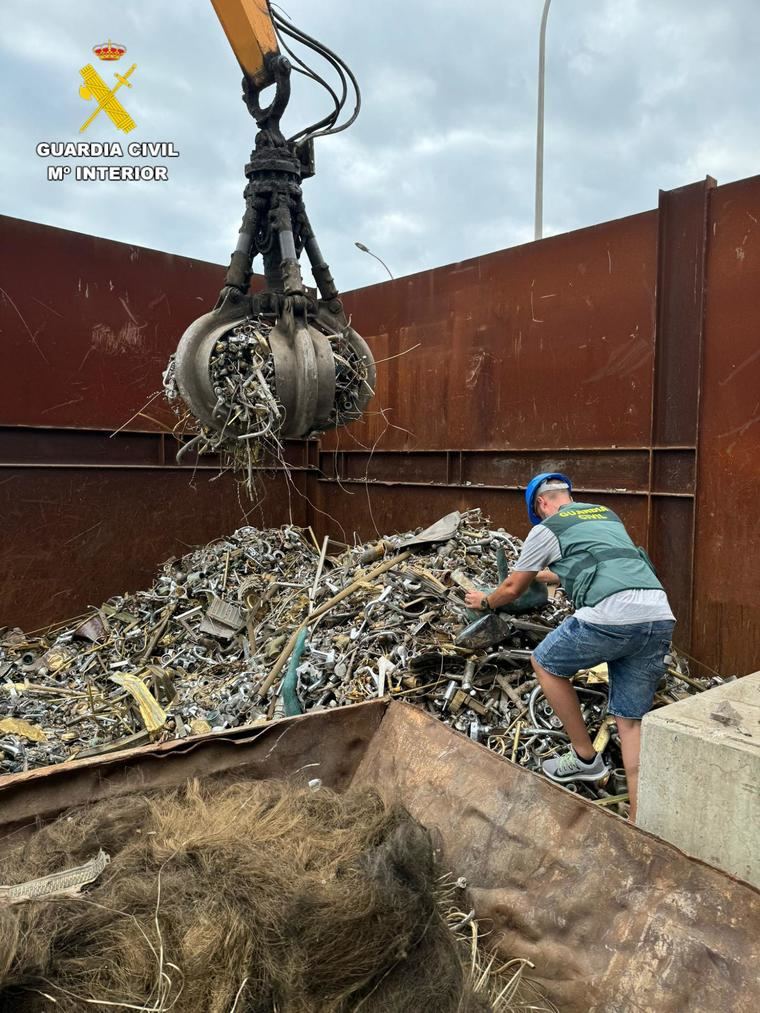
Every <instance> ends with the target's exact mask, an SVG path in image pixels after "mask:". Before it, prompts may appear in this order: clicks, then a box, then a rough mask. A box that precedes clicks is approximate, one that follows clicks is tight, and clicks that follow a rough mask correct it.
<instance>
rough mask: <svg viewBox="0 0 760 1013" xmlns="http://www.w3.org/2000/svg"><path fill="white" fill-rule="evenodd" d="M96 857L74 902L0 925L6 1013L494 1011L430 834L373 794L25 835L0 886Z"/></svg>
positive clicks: (105, 817)
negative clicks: (457, 925)
mask: <svg viewBox="0 0 760 1013" xmlns="http://www.w3.org/2000/svg"><path fill="white" fill-rule="evenodd" d="M99 848H103V849H104V850H105V851H106V852H108V853H109V854H110V856H111V861H110V864H109V865H108V866H107V867H106V869H105V871H104V872H103V873H102V874H101V876H100V878H99V880H98V881H97V882H96V883H94V884H93V885H92V886H91V887H89V888H87V890H86V892H84V893H82V894H81V895H79V896H76V897H59V898H49V899H46V900H35V901H28V902H25V903H21V904H16V905H14V906H6V907H0V1011H2V1013H10V1011H11V1010H12V1011H13V1013H41V1011H42V1010H45V1011H48V1010H51V1009H53V1008H54V1009H55V1010H58V1011H60V1013H75V1011H76V1013H81V1011H83V1010H87V1009H95V1010H101V1011H106V1010H113V1009H121V1010H127V1009H130V1010H140V1011H144V1013H145V1011H150V1013H165V1011H169V1010H176V1011H178V1013H179V1011H181V1013H232V1011H235V1013H265V1011H266V1013H272V1011H273V1010H276V1011H279V1013H317V1011H319V1013H348V1011H354V1010H360V1011H362V1013H372V1011H380V1010H383V1011H386V1013H420V1011H422V1010H430V1011H432V1010H435V1011H436V1013H448V1011H451V1013H455V1011H456V1013H481V1011H486V1010H491V1009H493V1008H495V1007H494V1006H493V1005H492V1003H491V1001H490V1000H489V999H488V998H487V994H488V993H487V991H484V990H483V984H482V982H481V983H480V985H479V986H478V987H479V989H480V990H479V991H476V989H475V987H474V986H476V984H477V983H476V982H474V981H473V979H472V977H471V975H470V973H469V968H466V967H465V963H466V962H467V954H466V949H465V950H464V951H463V950H462V947H461V943H460V942H459V941H458V940H457V937H456V936H455V935H454V934H453V933H452V932H451V930H450V929H449V928H448V926H447V923H446V920H445V918H444V916H443V914H442V912H441V908H440V905H439V903H438V898H437V883H438V877H439V872H438V870H437V869H436V866H435V862H434V853H433V848H432V845H431V841H430V837H429V835H428V833H427V831H426V830H425V829H424V828H423V827H422V826H421V825H420V824H419V823H417V822H416V821H414V820H413V819H412V818H411V817H410V816H409V814H408V813H407V812H406V811H405V810H404V809H402V808H400V807H398V806H389V805H387V804H386V803H385V802H383V800H382V799H381V798H380V796H379V795H378V794H377V793H376V792H374V791H371V790H353V791H349V792H348V793H346V794H342V795H338V794H336V793H334V792H331V791H328V790H326V789H322V788H320V789H319V790H318V791H311V790H309V789H307V788H297V787H293V786H292V785H289V784H288V783H287V782H283V781H259V782H245V783H238V784H235V785H232V786H229V787H226V788H224V789H220V787H219V786H218V785H216V786H215V785H214V784H213V783H208V782H204V783H200V782H197V781H193V782H189V783H188V784H187V785H186V786H185V787H183V788H182V789H180V790H177V791H175V792H172V793H166V792H161V793H153V794H152V795H128V796H125V797H122V798H119V799H115V800H108V801H107V802H100V803H97V804H94V805H92V806H90V807H87V808H83V809H80V810H75V811H72V812H71V813H69V814H68V815H66V816H64V817H62V818H60V819H58V820H57V821H55V822H54V823H52V824H50V825H49V826H46V827H44V828H42V829H40V830H38V831H37V832H35V833H34V835H33V836H32V837H31V838H29V839H28V840H27V841H26V842H25V843H24V844H22V845H19V846H18V847H17V848H16V850H15V851H13V852H12V853H10V854H9V855H8V856H7V857H6V858H5V859H4V860H3V861H2V863H0V881H2V882H5V883H20V882H24V881H27V880H29V879H32V878H37V877H42V876H45V875H48V874H49V873H51V872H55V871H58V870H59V869H61V868H65V867H70V866H72V865H78V864H83V863H84V862H86V861H87V860H88V859H90V858H91V857H92V856H93V855H94V854H96V853H97V852H98V849H99ZM510 1008H511V1007H510ZM520 1008H522V1007H520ZM532 1008H537V1007H532Z"/></svg>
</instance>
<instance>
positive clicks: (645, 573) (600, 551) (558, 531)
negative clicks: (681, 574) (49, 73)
mask: <svg viewBox="0 0 760 1013" xmlns="http://www.w3.org/2000/svg"><path fill="white" fill-rule="evenodd" d="M541 523H542V524H543V525H544V526H545V527H547V528H549V530H550V531H552V532H553V533H554V534H555V535H556V536H557V540H558V541H559V547H560V551H561V552H562V556H561V558H560V559H558V560H556V561H555V562H554V563H550V564H549V566H550V569H551V570H552V571H553V572H554V573H556V574H557V576H558V577H559V578H560V582H561V584H562V586H563V587H564V589H565V592H566V594H567V596H568V597H569V598H571V599H572V600H573V603H574V605H575V607H576V608H582V607H583V606H584V605H597V604H598V603H599V602H600V601H602V600H603V599H604V598H609V596H610V595H611V594H617V592H618V591H632V590H635V589H649V590H659V591H661V590H662V589H663V588H662V584H661V583H660V582H659V580H658V579H657V574H656V573H655V572H654V567H653V566H652V563H651V561H650V559H649V557H648V556H647V554H646V552H644V550H643V549H639V548H637V547H636V546H635V545H634V544H633V542H632V541H631V538H630V535H629V534H628V532H627V531H626V530H625V526H624V525H623V522H622V521H621V520H620V518H619V517H618V516H617V514H615V513H613V511H612V510H609V509H608V508H607V507H604V506H594V505H592V504H590V503H567V504H565V505H564V506H562V507H560V511H559V513H556V514H554V516H553V517H547V518H546V520H544V521H542V522H541Z"/></svg>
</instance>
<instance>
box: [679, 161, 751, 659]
mask: <svg viewBox="0 0 760 1013" xmlns="http://www.w3.org/2000/svg"><path fill="white" fill-rule="evenodd" d="M709 238H710V244H709V258H708V269H707V278H708V290H707V306H706V315H705V350H704V356H705V358H704V375H703V387H702V411H701V425H700V442H699V462H698V480H697V515H696V538H695V543H694V547H695V556H696V558H695V567H696V588H697V590H696V595H695V620H694V641H693V653H694V654H696V655H697V657H699V658H700V659H701V660H704V662H705V663H706V664H708V665H710V666H711V667H713V668H716V669H719V670H720V671H721V672H722V673H724V674H731V673H739V674H743V673H745V672H747V671H752V669H753V668H757V659H758V657H760V583H759V582H758V579H757V557H758V546H760V514H759V513H758V510H757V501H758V492H759V489H758V483H759V482H760V347H759V345H758V335H759V334H760V299H759V298H758V293H760V176H754V177H752V178H751V179H745V180H741V181H740V182H738V183H730V184H728V185H726V186H722V187H719V188H718V189H717V190H715V191H714V192H713V194H712V199H711V230H710V237H709Z"/></svg>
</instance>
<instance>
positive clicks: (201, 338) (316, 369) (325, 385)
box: [174, 290, 375, 439]
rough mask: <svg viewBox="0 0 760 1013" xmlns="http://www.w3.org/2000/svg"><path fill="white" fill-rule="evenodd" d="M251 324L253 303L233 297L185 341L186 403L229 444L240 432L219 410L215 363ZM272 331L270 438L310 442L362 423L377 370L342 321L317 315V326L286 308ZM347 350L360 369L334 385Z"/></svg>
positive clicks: (178, 366) (182, 384)
mask: <svg viewBox="0 0 760 1013" xmlns="http://www.w3.org/2000/svg"><path fill="white" fill-rule="evenodd" d="M251 319H262V318H261V317H258V316H257V317H256V318H254V317H253V309H252V306H251V303H250V299H248V298H246V297H243V296H241V295H240V293H235V292H234V290H233V293H231V294H230V295H229V296H228V297H227V298H225V299H224V300H223V301H222V302H221V305H220V306H218V307H217V308H215V309H213V310H212V311H211V312H210V313H205V314H204V315H203V316H202V317H199V318H198V319H197V320H195V321H193V323H192V324H191V325H190V326H189V327H188V329H187V330H186V331H185V333H184V334H183V336H182V338H181V339H180V342H179V345H178V347H177V353H176V360H175V373H174V380H175V383H176V385H177V388H178V391H179V394H180V396H181V397H182V400H183V401H184V402H185V404H186V405H187V407H188V408H189V409H190V412H191V413H192V415H193V416H195V418H196V419H197V420H198V421H199V422H200V423H201V424H202V425H203V426H205V427H206V428H207V429H209V430H211V431H212V432H218V433H221V432H222V431H223V430H224V429H225V426H226V427H227V432H228V434H229V436H230V437H231V438H238V437H239V436H240V435H241V432H240V426H238V425H236V424H235V423H232V424H230V423H229V417H230V412H229V411H228V410H227V408H228V407H229V406H225V405H222V404H220V398H219V395H218V392H217V391H216V390H215V389H214V380H213V376H212V362H213V357H214V355H215V351H216V349H217V347H218V344H219V342H220V341H221V340H222V339H224V338H225V337H226V336H227V335H229V334H230V333H231V332H234V331H235V329H236V328H239V327H242V326H243V325H245V324H246V322H247V321H248V320H251ZM269 323H270V324H273V326H272V327H271V330H270V331H269V333H268V337H267V342H268V346H269V354H270V355H271V359H272V365H273V372H274V391H273V393H274V394H275V397H276V401H277V402H278V405H279V407H280V409H281V415H280V418H279V419H278V420H277V422H276V425H275V426H274V429H273V435H276V436H278V437H280V438H282V439H305V438H307V437H309V436H312V435H314V434H317V433H321V432H324V431H325V430H328V429H332V428H335V427H336V426H339V425H345V424H346V423H348V422H350V421H353V420H354V419H358V418H360V417H361V415H362V414H363V412H364V410H365V408H366V406H367V404H368V402H369V400H370V398H371V397H372V395H373V393H374V386H375V363H374V358H373V356H372V352H371V351H370V349H369V347H368V345H367V344H366V342H365V341H364V339H363V338H362V337H361V336H360V335H359V334H357V332H356V331H355V330H354V329H353V328H352V327H350V326H349V325H348V324H347V323H345V320H343V321H341V319H340V318H337V317H335V316H334V315H333V314H331V313H330V312H329V311H328V310H327V308H326V307H320V308H319V310H318V312H317V313H316V314H315V315H314V316H313V318H312V319H308V318H307V316H306V314H297V313H295V312H294V311H293V309H292V307H291V306H289V305H288V302H287V300H286V301H285V308H284V310H283V312H282V313H281V314H280V316H279V317H277V318H276V319H275V318H274V317H270V320H269ZM337 343H339V344H341V346H342V348H343V350H345V349H346V348H348V349H349V350H350V352H351V354H352V356H353V360H354V362H355V370H354V375H352V376H351V377H349V381H350V382H349V383H348V386H347V382H346V378H345V377H343V378H342V382H341V383H340V384H336V375H339V374H341V372H345V370H344V369H343V367H344V364H345V355H341V354H340V353H339V358H338V360H336V357H335V346H336V344H337Z"/></svg>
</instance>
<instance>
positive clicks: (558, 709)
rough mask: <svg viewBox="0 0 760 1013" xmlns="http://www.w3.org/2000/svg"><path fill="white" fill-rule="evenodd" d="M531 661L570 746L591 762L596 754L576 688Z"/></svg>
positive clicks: (566, 680)
mask: <svg viewBox="0 0 760 1013" xmlns="http://www.w3.org/2000/svg"><path fill="white" fill-rule="evenodd" d="M530 660H531V664H532V665H533V671H534V672H535V673H536V678H537V679H538V681H539V683H540V685H541V689H542V690H543V691H544V695H545V696H546V699H547V700H548V701H549V703H550V704H551V706H552V710H553V711H554V713H555V714H556V715H557V717H558V718H559V719H560V721H561V722H562V726H563V728H564V729H565V731H566V732H567V734H568V736H569V738H570V744H571V745H572V747H573V749H574V750H575V752H576V754H577V755H578V756H579V757H580V758H581V759H582V760H585V761H587V762H590V761H591V760H593V759H594V757H595V756H596V753H595V751H594V744H593V742H592V741H591V738H590V736H589V734H588V729H587V728H586V725H585V722H584V720H583V715H582V714H581V706H580V704H579V703H578V694H577V693H576V692H575V686H573V684H572V683H571V682H570V680H569V679H561V678H560V677H559V676H557V675H552V674H551V672H547V671H546V669H545V668H544V667H543V665H541V664H540V663H539V662H538V661H537V660H536V659H535V657H531V659H530ZM621 738H622V735H621ZM627 769H628V768H627V767H626V770H627Z"/></svg>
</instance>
